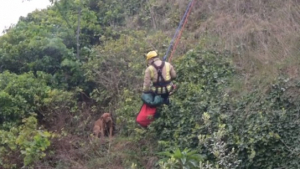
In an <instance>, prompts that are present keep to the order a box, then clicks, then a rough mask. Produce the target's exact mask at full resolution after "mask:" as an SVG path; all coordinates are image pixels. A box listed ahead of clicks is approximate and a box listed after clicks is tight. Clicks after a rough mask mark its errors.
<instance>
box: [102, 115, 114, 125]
mask: <svg viewBox="0 0 300 169" xmlns="http://www.w3.org/2000/svg"><path fill="white" fill-rule="evenodd" d="M101 117H102V118H103V120H104V121H105V122H106V123H107V122H112V118H111V115H110V113H103V114H102V116H101Z"/></svg>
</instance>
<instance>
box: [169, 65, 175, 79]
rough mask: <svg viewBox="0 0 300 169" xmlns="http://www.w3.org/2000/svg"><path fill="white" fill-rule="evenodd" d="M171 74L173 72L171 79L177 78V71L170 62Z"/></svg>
mask: <svg viewBox="0 0 300 169" xmlns="http://www.w3.org/2000/svg"><path fill="white" fill-rule="evenodd" d="M170 74H171V79H172V80H174V79H176V71H175V69H174V67H173V66H172V65H171V64H170Z"/></svg>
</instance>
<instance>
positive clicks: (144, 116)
mask: <svg viewBox="0 0 300 169" xmlns="http://www.w3.org/2000/svg"><path fill="white" fill-rule="evenodd" d="M155 113H156V107H151V106H149V105H147V104H145V103H144V104H143V105H142V107H141V110H140V112H139V114H138V115H137V117H136V122H137V123H138V124H140V125H141V126H142V127H147V126H148V125H149V124H150V123H151V122H152V121H153V120H154V115H155Z"/></svg>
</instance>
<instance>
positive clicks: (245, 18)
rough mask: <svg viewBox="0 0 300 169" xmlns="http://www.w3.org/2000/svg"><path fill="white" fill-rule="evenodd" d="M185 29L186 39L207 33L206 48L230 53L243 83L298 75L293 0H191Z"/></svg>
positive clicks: (298, 15) (299, 15)
mask: <svg viewBox="0 0 300 169" xmlns="http://www.w3.org/2000/svg"><path fill="white" fill-rule="evenodd" d="M187 29H188V31H189V32H193V35H192V36H190V37H191V38H190V39H192V38H193V37H196V38H199V39H201V38H204V37H208V38H209V39H207V40H206V45H207V46H206V47H209V48H211V49H214V50H229V51H231V52H232V53H233V54H234V56H235V63H236V66H237V68H239V69H240V70H242V71H243V75H244V79H245V84H246V83H248V82H249V80H250V81H251V80H255V81H261V79H264V81H265V82H266V83H268V82H267V81H271V80H273V79H274V78H275V77H277V76H278V75H279V74H285V75H288V76H289V77H291V78H295V77H299V73H298V72H299V68H298V67H299V66H298V65H299V63H300V58H299V57H298V55H299V48H300V43H299V42H300V41H299V40H300V1H299V0H286V1H282V0H272V1H268V0H225V1H220V0H202V1H196V4H195V7H194V9H193V13H192V15H191V17H190V18H189V25H188V27H187Z"/></svg>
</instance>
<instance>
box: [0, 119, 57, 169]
mask: <svg viewBox="0 0 300 169" xmlns="http://www.w3.org/2000/svg"><path fill="white" fill-rule="evenodd" d="M22 122H23V124H22V125H20V126H19V127H12V128H11V129H10V130H9V131H5V130H0V145H1V146H0V147H1V148H0V165H1V166H3V167H4V168H19V167H20V166H30V165H31V164H33V163H34V162H36V161H37V160H39V159H41V158H43V157H45V156H46V154H45V152H44V151H45V150H46V149H47V148H48V147H49V146H50V139H51V137H53V136H54V135H53V134H51V133H49V132H47V131H44V130H41V129H38V127H37V119H36V118H35V117H34V116H30V117H28V118H25V119H23V120H22ZM21 161H23V162H21Z"/></svg>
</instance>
